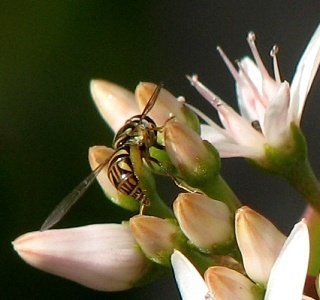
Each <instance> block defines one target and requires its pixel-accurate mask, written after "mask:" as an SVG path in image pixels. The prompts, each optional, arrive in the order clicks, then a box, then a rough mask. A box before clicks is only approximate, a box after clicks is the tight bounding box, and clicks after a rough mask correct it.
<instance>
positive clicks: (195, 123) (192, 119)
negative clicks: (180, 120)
mask: <svg viewBox="0 0 320 300" xmlns="http://www.w3.org/2000/svg"><path fill="white" fill-rule="evenodd" d="M182 112H183V114H184V116H185V118H186V123H184V124H185V125H187V126H189V127H190V128H192V129H193V130H194V131H195V132H197V133H198V134H200V132H201V128H200V121H199V118H198V116H197V115H196V114H195V113H194V111H193V110H192V109H190V108H189V107H187V106H186V105H184V106H183V107H182Z"/></svg>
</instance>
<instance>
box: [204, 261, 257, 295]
mask: <svg viewBox="0 0 320 300" xmlns="http://www.w3.org/2000/svg"><path fill="white" fill-rule="evenodd" d="M204 279H205V281H206V283H207V285H208V286H209V289H210V290H211V291H212V293H213V295H214V299H216V300H224V299H238V300H251V299H252V300H255V299H262V292H263V291H262V290H259V288H258V286H256V285H255V284H254V283H253V282H252V281H251V280H250V279H248V278H247V277H245V276H244V275H242V274H241V273H239V272H237V271H235V270H232V269H229V268H226V267H218V266H216V267H210V268H209V269H208V270H207V271H206V272H205V274H204ZM259 296H260V297H259Z"/></svg>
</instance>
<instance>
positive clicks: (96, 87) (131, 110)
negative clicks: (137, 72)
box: [90, 79, 139, 132]
mask: <svg viewBox="0 0 320 300" xmlns="http://www.w3.org/2000/svg"><path fill="white" fill-rule="evenodd" d="M90 90H91V95H92V98H93V100H94V102H95V104H96V106H97V108H98V110H99V112H100V114H101V116H102V118H103V119H104V120H105V121H106V122H107V123H108V125H109V126H110V127H111V128H112V130H113V131H114V132H117V131H118V130H119V129H120V128H121V127H122V126H123V124H124V123H125V121H126V120H127V119H129V118H131V117H132V116H134V115H137V114H139V108H138V105H137V104H136V101H135V97H134V94H133V93H131V92H129V91H128V90H127V89H125V88H123V87H121V86H119V85H116V84H114V83H111V82H109V81H105V80H98V79H96V80H91V83H90Z"/></svg>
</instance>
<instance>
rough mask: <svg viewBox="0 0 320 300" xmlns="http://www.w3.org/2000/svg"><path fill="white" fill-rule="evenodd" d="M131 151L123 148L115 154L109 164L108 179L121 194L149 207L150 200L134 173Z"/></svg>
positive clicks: (128, 148)
mask: <svg viewBox="0 0 320 300" xmlns="http://www.w3.org/2000/svg"><path fill="white" fill-rule="evenodd" d="M129 151H130V147H122V148H119V149H118V150H116V152H114V154H113V155H112V158H111V159H110V161H109V164H108V178H109V180H110V182H111V183H112V184H113V185H114V187H115V188H116V189H117V190H118V191H119V192H120V193H122V194H125V195H129V196H131V197H133V198H134V199H135V200H137V201H138V202H140V203H141V204H143V205H148V204H149V200H148V199H147V197H146V195H145V194H144V193H143V191H142V189H141V187H140V184H139V179H138V177H137V176H136V174H135V173H134V169H133V165H132V162H131V159H130V152H129Z"/></svg>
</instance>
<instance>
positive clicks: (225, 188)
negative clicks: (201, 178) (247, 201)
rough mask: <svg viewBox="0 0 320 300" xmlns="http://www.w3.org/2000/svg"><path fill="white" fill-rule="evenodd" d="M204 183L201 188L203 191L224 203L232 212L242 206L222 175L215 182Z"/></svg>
mask: <svg viewBox="0 0 320 300" xmlns="http://www.w3.org/2000/svg"><path fill="white" fill-rule="evenodd" d="M204 183H205V184H204V185H203V186H201V187H199V188H200V189H201V191H202V192H204V193H205V194H206V195H207V196H208V197H210V198H212V199H215V200H219V201H222V202H224V203H225V204H226V205H227V206H228V207H229V209H230V210H231V211H232V212H235V211H236V210H237V209H238V208H239V207H241V206H242V204H241V202H240V200H239V199H238V197H237V196H236V195H235V193H234V192H233V190H232V189H231V188H230V186H229V185H228V184H227V183H226V182H225V180H224V179H223V178H222V176H221V175H217V176H216V177H215V179H214V180H212V181H206V182H204Z"/></svg>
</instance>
